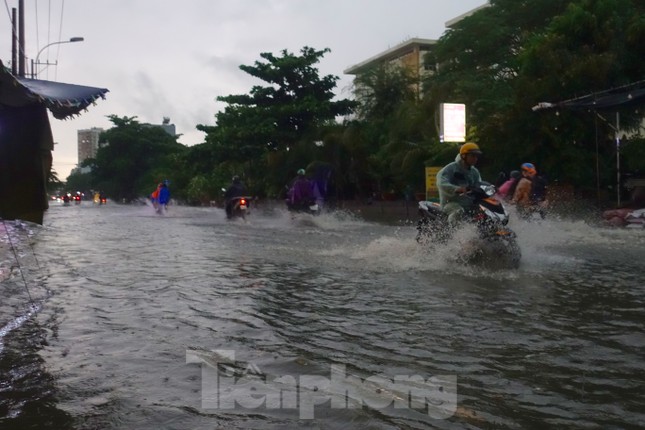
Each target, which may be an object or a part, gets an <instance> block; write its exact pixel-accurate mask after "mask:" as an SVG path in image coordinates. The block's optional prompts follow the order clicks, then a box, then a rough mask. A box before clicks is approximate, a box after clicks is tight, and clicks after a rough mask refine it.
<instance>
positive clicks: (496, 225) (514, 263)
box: [416, 182, 522, 268]
mask: <svg viewBox="0 0 645 430" xmlns="http://www.w3.org/2000/svg"><path fill="white" fill-rule="evenodd" d="M495 191H496V190H495V186H494V185H491V184H489V183H487V182H480V183H478V184H477V185H476V186H474V187H472V188H470V189H469V190H468V191H467V192H466V194H465V195H466V196H467V197H469V198H470V199H471V201H472V204H471V205H470V207H469V208H468V209H467V210H466V214H465V220H464V221H465V222H467V223H472V224H474V225H475V226H476V230H477V237H475V238H473V240H472V241H471V242H470V243H468V244H467V245H466V246H465V248H466V249H465V250H464V253H463V254H462V255H460V256H459V257H458V258H459V259H460V260H462V261H464V262H466V263H470V264H479V263H482V264H487V265H495V266H498V267H502V268H517V267H519V265H520V259H521V258H522V253H521V250H520V247H519V245H518V244H517V236H516V234H515V232H513V231H512V230H511V229H510V228H508V227H507V226H506V224H508V218H509V216H508V212H507V211H506V208H505V207H504V205H503V204H502V203H501V202H500V201H498V200H497V199H495V198H493V195H494V194H495ZM419 215H420V218H419V221H418V222H417V238H416V239H417V242H419V243H437V244H445V243H446V242H448V240H449V239H450V238H451V237H452V235H453V233H454V228H453V227H452V226H451V225H450V223H449V222H448V216H447V215H446V213H444V212H443V211H442V210H441V205H439V203H435V202H430V201H420V202H419Z"/></svg>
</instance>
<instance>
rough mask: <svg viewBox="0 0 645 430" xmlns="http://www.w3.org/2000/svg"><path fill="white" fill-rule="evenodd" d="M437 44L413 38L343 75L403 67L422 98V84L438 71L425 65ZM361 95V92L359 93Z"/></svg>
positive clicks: (453, 22) (449, 25)
mask: <svg viewBox="0 0 645 430" xmlns="http://www.w3.org/2000/svg"><path fill="white" fill-rule="evenodd" d="M489 6H490V4H489V3H488V2H486V3H485V4H483V5H482V6H479V7H477V8H475V9H472V10H470V11H468V12H466V13H464V14H462V15H459V16H458V17H456V18H453V19H451V20H449V21H447V22H446V24H445V25H446V28H453V27H454V26H455V25H456V24H457V23H459V22H460V21H461V20H463V19H464V18H466V17H468V16H471V15H472V14H474V13H475V12H477V11H479V10H481V9H483V8H485V7H489ZM436 43H437V41H436V40H433V39H420V38H412V39H409V40H406V41H404V42H401V43H400V44H398V45H396V46H394V47H392V48H390V49H388V50H386V51H383V52H381V53H379V54H376V55H375V56H373V57H371V58H368V59H367V60H365V61H363V62H361V63H358V64H356V65H354V66H351V67H349V68H348V69H346V70H344V71H343V73H345V74H346V75H354V76H359V75H361V74H363V73H365V72H367V71H369V70H371V69H373V68H375V67H382V66H393V67H403V68H404V69H407V70H408V71H410V72H411V73H412V76H413V77H414V78H415V82H416V83H415V90H416V93H417V95H419V96H421V94H422V82H423V78H424V77H425V76H427V75H428V74H430V73H433V71H434V70H435V69H436V65H434V64H433V65H428V64H425V61H424V56H425V54H426V53H427V52H428V51H430V50H431V49H432V47H433V45H435V44H436ZM358 93H360V91H359V92H358Z"/></svg>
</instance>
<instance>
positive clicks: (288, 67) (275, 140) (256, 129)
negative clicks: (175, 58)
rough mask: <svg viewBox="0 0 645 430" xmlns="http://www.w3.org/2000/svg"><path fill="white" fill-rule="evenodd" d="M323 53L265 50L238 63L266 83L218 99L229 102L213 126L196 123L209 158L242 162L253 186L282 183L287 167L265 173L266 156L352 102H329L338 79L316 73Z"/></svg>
mask: <svg viewBox="0 0 645 430" xmlns="http://www.w3.org/2000/svg"><path fill="white" fill-rule="evenodd" d="M327 52H329V49H323V50H315V49H313V48H309V47H304V48H302V49H301V51H300V55H294V54H292V53H290V52H288V51H287V50H283V51H282V52H281V56H275V55H273V54H271V53H266V52H265V53H261V54H260V57H262V59H263V60H264V61H256V62H255V64H254V65H251V66H249V65H241V66H240V69H241V70H243V71H244V72H246V73H248V74H250V75H252V76H254V77H256V78H258V79H260V80H262V81H264V82H266V83H267V84H268V85H267V86H259V85H257V86H254V87H253V88H252V89H251V91H250V93H249V94H242V95H229V96H220V97H218V98H217V100H218V101H222V102H225V103H228V106H226V108H225V109H224V110H223V111H221V112H218V113H217V114H216V120H217V125H216V126H214V127H209V126H204V125H199V126H198V129H199V130H202V131H204V132H205V133H206V144H207V145H209V146H210V147H211V149H210V153H211V155H212V156H213V161H214V162H215V163H216V164H219V163H223V162H236V163H239V164H240V165H241V166H246V168H245V170H246V173H247V175H246V176H247V177H248V178H249V179H251V180H252V181H255V182H256V183H258V184H259V183H261V182H262V181H266V180H267V179H268V180H269V181H270V182H272V183H274V184H279V183H282V184H283V183H284V181H285V180H286V179H287V176H286V175H287V174H288V170H289V168H287V166H285V165H282V164H281V165H274V168H273V169H271V171H266V169H267V162H268V158H267V157H268V154H269V153H270V152H285V151H289V150H290V149H292V148H293V147H294V146H295V145H296V144H297V143H298V142H301V141H303V140H309V141H312V140H313V139H314V136H315V135H316V133H317V130H318V129H319V128H320V127H323V126H325V125H326V124H328V123H329V122H332V121H333V120H334V119H335V118H336V117H338V116H343V115H347V114H349V113H350V112H351V111H352V108H353V106H354V103H353V102H352V101H350V100H338V101H333V100H332V99H333V98H334V93H333V89H334V87H335V86H336V81H337V80H338V77H337V76H333V75H327V76H323V77H320V76H319V74H318V69H317V68H316V67H314V65H315V64H316V63H318V62H319V61H320V59H321V58H322V56H323V55H324V54H325V53H327ZM277 159H284V157H277ZM258 170H262V172H261V173H260V174H258V173H257V171H258Z"/></svg>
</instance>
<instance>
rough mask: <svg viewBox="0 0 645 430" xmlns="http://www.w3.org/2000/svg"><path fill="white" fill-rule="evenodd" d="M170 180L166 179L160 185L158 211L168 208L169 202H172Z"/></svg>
mask: <svg viewBox="0 0 645 430" xmlns="http://www.w3.org/2000/svg"><path fill="white" fill-rule="evenodd" d="M169 184H170V181H168V179H164V181H163V182H162V183H161V186H160V187H159V193H158V194H157V204H158V206H157V212H158V213H162V212H163V211H164V210H168V203H169V202H170V189H169V188H168V185H169Z"/></svg>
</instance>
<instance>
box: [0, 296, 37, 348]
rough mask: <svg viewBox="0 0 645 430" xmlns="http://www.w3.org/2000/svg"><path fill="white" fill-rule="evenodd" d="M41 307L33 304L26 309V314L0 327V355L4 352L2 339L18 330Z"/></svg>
mask: <svg viewBox="0 0 645 430" xmlns="http://www.w3.org/2000/svg"><path fill="white" fill-rule="evenodd" d="M41 307H42V305H41V304H35V303H34V304H32V305H31V306H29V308H28V309H27V312H25V313H24V314H22V315H19V316H18V317H16V318H14V319H13V320H11V321H9V322H8V323H7V324H5V325H4V327H0V354H2V351H4V338H5V337H6V336H7V335H8V334H9V333H11V332H12V331H13V330H16V329H17V328H20V327H21V326H22V325H23V324H24V323H25V322H26V321H28V320H29V318H31V317H32V316H33V315H35V314H37V313H38V311H40V309H41Z"/></svg>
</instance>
